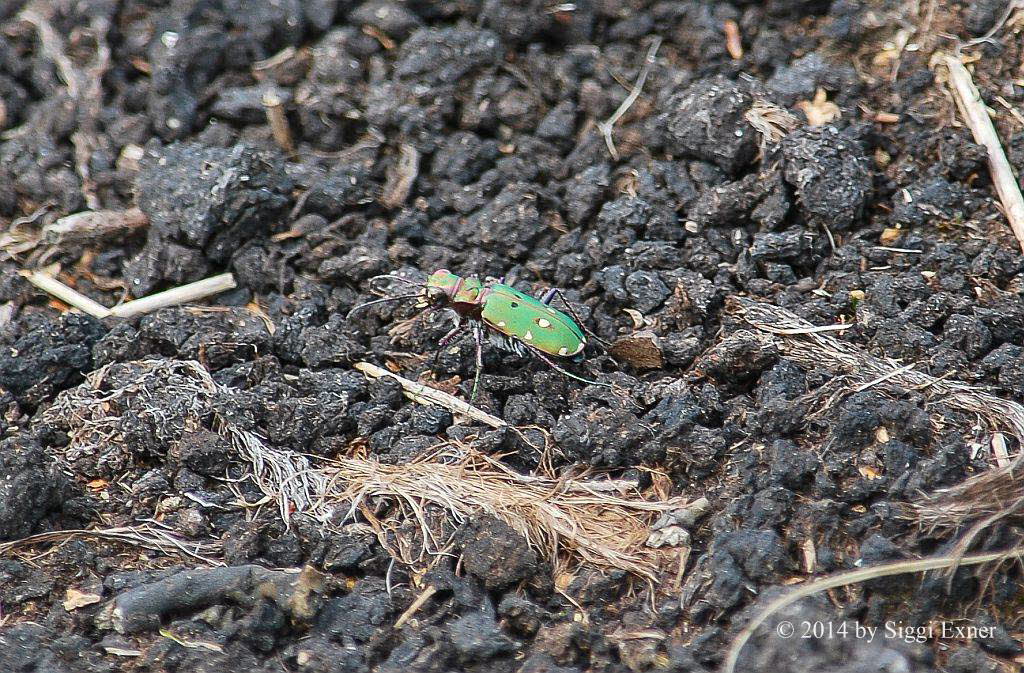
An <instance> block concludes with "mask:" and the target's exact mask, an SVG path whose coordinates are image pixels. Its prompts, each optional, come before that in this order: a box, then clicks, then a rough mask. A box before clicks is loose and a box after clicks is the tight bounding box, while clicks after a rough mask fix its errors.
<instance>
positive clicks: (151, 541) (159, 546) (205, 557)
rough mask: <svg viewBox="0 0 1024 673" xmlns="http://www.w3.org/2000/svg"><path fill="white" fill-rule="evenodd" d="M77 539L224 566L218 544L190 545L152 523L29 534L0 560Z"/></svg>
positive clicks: (0, 552) (0, 553)
mask: <svg viewBox="0 0 1024 673" xmlns="http://www.w3.org/2000/svg"><path fill="white" fill-rule="evenodd" d="M74 538H88V539H94V540H110V541H113V542H121V543H123V544H128V545H131V546H134V547H141V548H142V549H149V550H151V551H156V552H160V553H161V554H165V555H169V556H174V555H183V556H188V557H189V558H192V559H194V560H197V561H201V562H203V563H206V564H208V565H211V566H221V565H224V564H223V563H222V562H221V561H219V560H217V559H216V558H215V557H217V556H220V554H221V545H220V543H219V542H218V541H207V542H191V541H188V540H184V539H182V538H180V537H179V536H177V535H176V534H175V533H174V532H173V531H170V530H167V529H166V528H164V527H162V526H160V525H156V524H149V523H146V524H142V525H140V526H122V527H118V528H93V529H84V528H83V529H70V530H55V531H50V532H47V533H39V534H37V535H30V536H28V537H24V538H21V539H20V540H14V541H12V542H5V543H3V544H0V558H6V557H7V556H9V555H10V554H12V553H13V552H15V551H17V550H20V549H24V548H26V547H31V546H33V545H39V544H60V543H63V542H67V541H68V540H71V539H74Z"/></svg>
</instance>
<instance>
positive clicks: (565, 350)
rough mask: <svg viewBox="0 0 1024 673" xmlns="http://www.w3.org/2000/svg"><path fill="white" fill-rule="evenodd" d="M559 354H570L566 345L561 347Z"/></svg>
mask: <svg viewBox="0 0 1024 673" xmlns="http://www.w3.org/2000/svg"><path fill="white" fill-rule="evenodd" d="M558 354H559V355H568V354H569V349H568V348H566V347H565V346H562V347H561V348H559V349H558Z"/></svg>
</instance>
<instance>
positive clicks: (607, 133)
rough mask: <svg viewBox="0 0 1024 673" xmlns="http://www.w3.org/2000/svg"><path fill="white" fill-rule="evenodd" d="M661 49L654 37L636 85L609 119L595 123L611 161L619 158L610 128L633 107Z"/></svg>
mask: <svg viewBox="0 0 1024 673" xmlns="http://www.w3.org/2000/svg"><path fill="white" fill-rule="evenodd" d="M660 47H661V37H660V36H656V37H655V38H654V41H653V42H651V46H650V47H648V49H647V56H646V57H645V58H644V65H643V67H642V68H641V69H640V75H639V76H638V77H637V78H636V83H635V84H634V85H633V89H632V91H630V92H629V95H628V96H626V99H625V100H624V101H622V104H621V105H619V107H618V109H616V110H615V112H613V113H612V116H611V117H608V119H607V120H605V121H603V122H597V128H598V130H599V131H601V135H603V136H604V142H605V144H606V145H607V146H608V153H609V154H611V155H612V158H613V159H616V160H617V159H618V158H619V153H618V151H617V150H616V149H615V141H614V140H612V127H614V126H615V124H616V122H618V121H619V119H621V118H622V115H624V114H626V112H627V111H628V110H629V108H631V107H633V103H635V102H636V99H637V98H639V97H640V94H641V93H642V92H643V89H644V83H645V82H646V81H647V76H648V75H650V74H651V70H652V69H653V68H654V63H655V61H654V57H655V56H657V54H658V49H659V48H660Z"/></svg>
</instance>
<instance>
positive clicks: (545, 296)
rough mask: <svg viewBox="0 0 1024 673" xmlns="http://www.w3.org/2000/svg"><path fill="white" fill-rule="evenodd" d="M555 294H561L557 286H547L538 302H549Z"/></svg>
mask: <svg viewBox="0 0 1024 673" xmlns="http://www.w3.org/2000/svg"><path fill="white" fill-rule="evenodd" d="M556 294H561V293H560V292H559V291H558V288H557V287H552V288H549V289H548V291H547V292H545V293H544V294H542V295H541V296H540V297H539V298H538V299H539V300H540V303H542V304H550V303H551V300H552V299H554V298H555V295H556ZM562 301H563V302H564V301H565V299H562Z"/></svg>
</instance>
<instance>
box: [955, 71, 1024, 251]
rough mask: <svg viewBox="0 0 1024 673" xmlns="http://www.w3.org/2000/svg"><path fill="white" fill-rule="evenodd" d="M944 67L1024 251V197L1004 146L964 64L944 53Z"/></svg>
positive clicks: (1007, 217)
mask: <svg viewBox="0 0 1024 673" xmlns="http://www.w3.org/2000/svg"><path fill="white" fill-rule="evenodd" d="M945 63H946V68H947V69H948V70H949V81H950V83H951V84H952V90H953V98H954V99H955V100H956V102H957V106H958V107H959V108H960V112H961V114H963V116H964V120H965V121H966V122H967V126H968V127H970V129H971V133H973V134H974V139H975V140H976V141H977V142H978V143H979V144H980V145H984V147H985V150H986V151H987V152H988V167H989V172H990V173H991V174H992V182H993V183H994V184H995V187H996V194H998V195H999V201H1000V202H1001V203H1002V204H1003V211H1004V212H1005V213H1006V219H1007V220H1008V221H1009V222H1010V228H1011V229H1013V235H1014V236H1016V237H1017V242H1018V243H1019V244H1020V246H1021V250H1022V251H1024V196H1021V193H1020V187H1019V186H1018V185H1017V179H1016V178H1015V177H1014V175H1013V169H1012V168H1011V167H1010V162H1009V161H1007V159H1006V153H1005V152H1003V145H1002V143H1001V142H1000V140H999V136H998V135H997V134H996V129H995V127H994V126H993V125H992V120H991V119H990V118H989V116H988V110H987V108H986V107H985V102H984V101H983V100H981V94H980V93H979V92H978V89H977V87H975V86H974V81H973V80H972V79H971V74H970V73H969V72H967V68H965V67H964V66H963V64H962V63H961V62H960V60H959V59H957V58H955V57H953V56H947V57H946V59H945Z"/></svg>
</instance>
